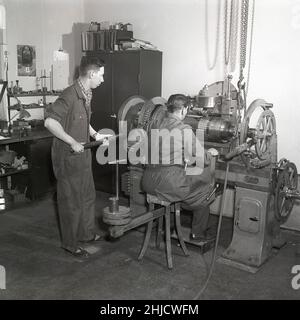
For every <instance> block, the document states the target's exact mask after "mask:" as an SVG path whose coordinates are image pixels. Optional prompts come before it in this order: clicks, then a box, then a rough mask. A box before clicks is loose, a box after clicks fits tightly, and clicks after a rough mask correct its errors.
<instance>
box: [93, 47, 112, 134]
mask: <svg viewBox="0 0 300 320" xmlns="http://www.w3.org/2000/svg"><path fill="white" fill-rule="evenodd" d="M97 56H98V57H99V58H100V59H102V60H103V61H104V62H105V67H104V77H103V78H104V82H103V83H102V84H101V85H100V86H99V87H97V88H96V89H94V90H93V99H92V102H91V109H92V116H91V125H92V127H93V128H94V129H95V130H97V131H98V130H99V129H102V128H112V119H113V118H112V117H111V115H112V73H111V60H112V58H111V55H110V54H106V53H102V54H97Z"/></svg>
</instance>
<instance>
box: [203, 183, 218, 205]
mask: <svg viewBox="0 0 300 320" xmlns="http://www.w3.org/2000/svg"><path fill="white" fill-rule="evenodd" d="M218 188H219V184H218V183H217V184H216V186H215V187H214V188H213V190H212V191H211V193H210V194H209V195H208V196H207V197H206V201H209V199H210V198H211V197H212V196H213V195H214V194H215V193H216V191H217V189H218Z"/></svg>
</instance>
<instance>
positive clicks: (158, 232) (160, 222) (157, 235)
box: [156, 217, 163, 249]
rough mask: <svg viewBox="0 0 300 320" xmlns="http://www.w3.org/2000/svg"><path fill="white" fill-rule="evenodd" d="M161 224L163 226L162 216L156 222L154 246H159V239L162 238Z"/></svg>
mask: <svg viewBox="0 0 300 320" xmlns="http://www.w3.org/2000/svg"><path fill="white" fill-rule="evenodd" d="M162 226H163V217H159V218H158V224H157V234H156V248H158V249H159V248H160V244H161V239H162Z"/></svg>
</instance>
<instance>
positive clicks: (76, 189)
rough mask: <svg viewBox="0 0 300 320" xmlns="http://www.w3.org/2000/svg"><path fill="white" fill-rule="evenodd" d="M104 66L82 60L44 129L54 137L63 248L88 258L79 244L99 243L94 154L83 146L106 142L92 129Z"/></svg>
mask: <svg viewBox="0 0 300 320" xmlns="http://www.w3.org/2000/svg"><path fill="white" fill-rule="evenodd" d="M103 75H104V62H103V61H101V60H100V59H98V58H97V57H82V59H81V62H80V67H79V78H78V79H77V80H76V81H75V82H74V84H73V85H71V86H70V87H68V88H66V89H65V90H64V91H63V92H62V94H61V96H60V97H59V98H58V99H57V100H56V101H55V102H54V103H53V104H52V105H50V106H49V107H48V109H47V116H46V120H45V127H46V128H47V129H48V130H49V131H50V132H51V133H52V134H53V135H54V136H55V137H54V139H53V145H52V164H53V169H54V174H55V177H56V179H57V202H58V212H59V221H60V228H61V237H62V248H63V249H65V250H67V251H68V252H70V253H71V254H73V255H74V256H81V257H88V255H89V253H88V252H87V251H86V250H84V249H83V248H81V247H80V246H79V244H78V242H79V241H82V242H90V241H98V240H100V239H101V238H102V236H100V235H99V234H96V232H95V198H96V193H95V186H94V180H93V175H92V164H91V150H89V149H88V150H85V149H84V147H83V144H84V143H86V142H89V141H90V137H93V138H94V139H95V140H101V139H103V137H102V135H100V134H99V133H97V132H96V131H95V130H94V129H93V128H92V126H91V125H90V117H91V99H92V89H95V88H97V87H98V86H99V85H100V84H101V83H102V82H103V81H104V80H103Z"/></svg>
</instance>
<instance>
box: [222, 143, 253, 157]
mask: <svg viewBox="0 0 300 320" xmlns="http://www.w3.org/2000/svg"><path fill="white" fill-rule="evenodd" d="M248 148H249V144H248V143H247V142H245V143H243V144H241V145H239V146H237V147H236V148H235V149H234V150H232V151H230V152H228V153H227V154H226V155H225V159H226V160H231V159H232V158H234V157H236V156H238V155H240V154H241V153H243V152H245V151H246V150H247V149H248Z"/></svg>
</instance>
